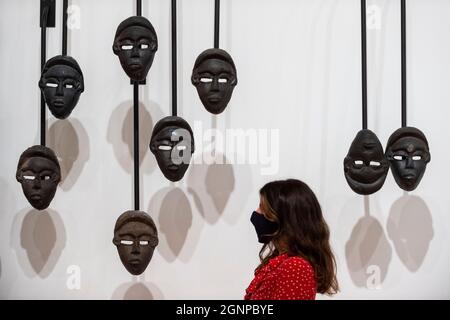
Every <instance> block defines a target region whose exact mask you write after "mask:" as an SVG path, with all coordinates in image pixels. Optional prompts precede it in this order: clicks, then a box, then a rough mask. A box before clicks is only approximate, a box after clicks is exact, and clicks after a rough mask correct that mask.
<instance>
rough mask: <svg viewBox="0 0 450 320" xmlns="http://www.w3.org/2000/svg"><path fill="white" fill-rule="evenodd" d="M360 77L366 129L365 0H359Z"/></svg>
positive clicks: (363, 125)
mask: <svg viewBox="0 0 450 320" xmlns="http://www.w3.org/2000/svg"><path fill="white" fill-rule="evenodd" d="M361 64H362V65H361V78H362V127H363V129H367V31H366V0H361Z"/></svg>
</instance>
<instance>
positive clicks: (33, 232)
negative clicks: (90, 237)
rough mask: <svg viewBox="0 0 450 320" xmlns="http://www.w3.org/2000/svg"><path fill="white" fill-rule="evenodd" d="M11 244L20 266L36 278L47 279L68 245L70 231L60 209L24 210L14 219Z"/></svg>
mask: <svg viewBox="0 0 450 320" xmlns="http://www.w3.org/2000/svg"><path fill="white" fill-rule="evenodd" d="M11 245H12V247H13V249H15V252H16V255H17V259H18V262H19V265H20V267H21V268H22V270H23V271H24V273H25V274H26V275H27V276H28V277H30V278H32V277H35V276H39V277H40V278H42V279H44V278H47V277H48V276H49V275H50V274H51V273H52V271H53V270H54V268H55V265H56V263H57V262H58V260H59V258H60V256H61V254H62V251H63V250H64V248H65V246H66V230H65V227H64V223H63V221H62V219H61V217H60V215H59V213H58V212H56V211H54V210H52V209H46V210H43V211H38V210H35V209H32V210H30V209H28V208H27V209H23V210H21V211H20V212H18V213H17V214H16V216H15V218H14V222H13V226H12V230H11Z"/></svg>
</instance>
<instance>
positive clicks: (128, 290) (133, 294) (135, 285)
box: [111, 281, 164, 300]
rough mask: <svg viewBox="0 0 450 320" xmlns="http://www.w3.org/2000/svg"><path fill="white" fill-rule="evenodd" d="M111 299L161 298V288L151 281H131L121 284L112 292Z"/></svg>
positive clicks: (162, 297)
mask: <svg viewBox="0 0 450 320" xmlns="http://www.w3.org/2000/svg"><path fill="white" fill-rule="evenodd" d="M111 299H112V300H162V299H164V296H163V294H162V292H161V290H160V289H159V288H158V287H157V286H156V285H155V284H153V283H151V282H137V281H131V282H127V283H123V284H121V285H120V286H119V287H118V288H117V289H116V290H115V291H114V293H113V295H112V297H111Z"/></svg>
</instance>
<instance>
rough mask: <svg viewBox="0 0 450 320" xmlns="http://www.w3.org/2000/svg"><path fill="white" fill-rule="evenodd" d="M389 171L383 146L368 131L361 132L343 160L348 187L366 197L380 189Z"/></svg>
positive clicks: (373, 134)
mask: <svg viewBox="0 0 450 320" xmlns="http://www.w3.org/2000/svg"><path fill="white" fill-rule="evenodd" d="M388 170H389V162H388V161H387V160H386V158H385V157H384V152H383V146H382V145H381V143H380V140H378V137H377V136H376V135H375V133H373V132H372V131H370V130H361V131H359V132H358V134H357V135H356V137H355V139H354V140H353V142H352V144H351V146H350V149H349V150H348V154H347V156H346V157H345V159H344V173H345V179H346V180H347V183H348V185H349V186H350V188H352V190H353V191H355V192H356V193H358V194H362V195H368V194H372V193H375V192H377V191H378V190H380V189H381V187H382V186H383V184H384V181H385V180H386V176H387V173H388Z"/></svg>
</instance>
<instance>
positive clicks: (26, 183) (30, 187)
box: [16, 145, 61, 210]
mask: <svg viewBox="0 0 450 320" xmlns="http://www.w3.org/2000/svg"><path fill="white" fill-rule="evenodd" d="M16 179H17V181H18V182H19V183H20V184H21V185H22V190H23V193H24V194H25V197H26V198H27V200H28V202H29V203H30V204H31V205H32V206H33V208H35V209H37V210H44V209H46V208H47V207H48V206H49V205H50V202H51V201H52V199H53V197H54V196H55V193H56V188H57V186H58V183H59V182H60V181H61V169H60V166H59V163H58V158H57V157H56V155H55V153H54V152H53V150H51V149H49V148H47V147H44V146H40V145H36V146H33V147H30V148H28V149H27V150H25V151H24V152H23V153H22V155H21V156H20V158H19V163H18V165H17V172H16Z"/></svg>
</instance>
